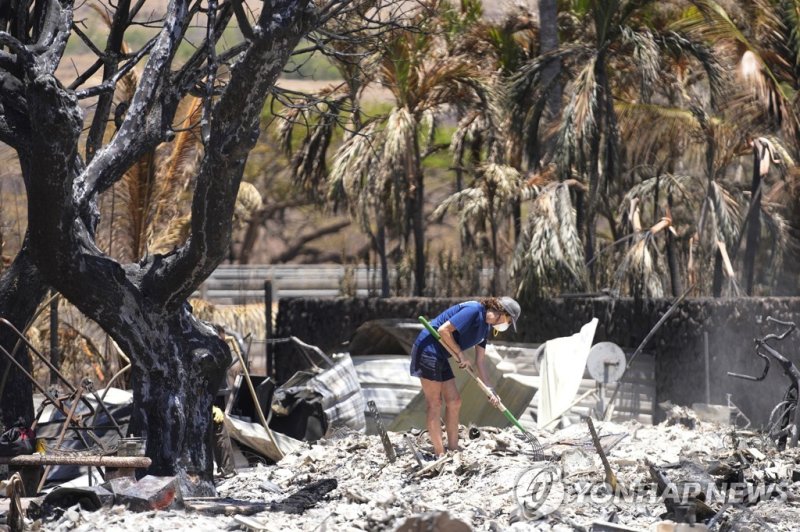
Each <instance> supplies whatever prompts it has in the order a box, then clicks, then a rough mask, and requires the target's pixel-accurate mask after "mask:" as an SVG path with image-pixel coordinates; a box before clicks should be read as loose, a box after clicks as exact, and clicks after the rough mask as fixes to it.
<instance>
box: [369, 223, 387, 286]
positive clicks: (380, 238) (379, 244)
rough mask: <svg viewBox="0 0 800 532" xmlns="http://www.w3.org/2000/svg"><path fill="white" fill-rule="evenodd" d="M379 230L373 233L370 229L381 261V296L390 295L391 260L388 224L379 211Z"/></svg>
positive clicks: (373, 245)
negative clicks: (387, 246) (387, 231)
mask: <svg viewBox="0 0 800 532" xmlns="http://www.w3.org/2000/svg"><path fill="white" fill-rule="evenodd" d="M377 222H378V232H377V234H372V232H371V231H370V234H369V236H370V240H372V247H373V248H375V253H377V254H378V260H379V261H380V263H381V297H389V262H388V260H387V258H386V226H385V225H384V221H383V216H382V214H381V213H378V216H377Z"/></svg>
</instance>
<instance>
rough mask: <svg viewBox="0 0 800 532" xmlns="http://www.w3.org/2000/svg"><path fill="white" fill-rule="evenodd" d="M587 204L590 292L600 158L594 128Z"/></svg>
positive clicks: (586, 247) (587, 257)
mask: <svg viewBox="0 0 800 532" xmlns="http://www.w3.org/2000/svg"><path fill="white" fill-rule="evenodd" d="M589 150H590V152H589V202H588V206H587V208H586V218H585V222H586V227H585V231H586V239H585V241H584V243H583V245H584V253H585V255H586V263H587V264H589V265H590V266H589V285H590V290H593V289H594V284H595V279H596V275H595V272H596V269H595V261H594V254H595V253H594V250H595V232H596V230H597V228H596V227H595V216H596V214H597V196H598V190H597V189H598V187H599V184H600V175H599V169H598V163H599V160H598V159H599V157H600V129H599V128H597V127H595V128H594V132H593V134H592V140H591V145H590V148H589Z"/></svg>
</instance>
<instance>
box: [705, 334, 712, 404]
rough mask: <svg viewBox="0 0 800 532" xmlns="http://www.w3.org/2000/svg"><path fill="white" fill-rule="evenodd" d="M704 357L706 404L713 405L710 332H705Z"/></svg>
mask: <svg viewBox="0 0 800 532" xmlns="http://www.w3.org/2000/svg"><path fill="white" fill-rule="evenodd" d="M703 357H704V359H705V364H706V404H707V405H710V404H711V376H710V375H709V373H710V371H711V370H710V366H711V364H710V360H709V354H708V331H703Z"/></svg>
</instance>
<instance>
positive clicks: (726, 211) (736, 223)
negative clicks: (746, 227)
mask: <svg viewBox="0 0 800 532" xmlns="http://www.w3.org/2000/svg"><path fill="white" fill-rule="evenodd" d="M708 191H709V195H708V201H709V203H710V205H711V209H710V212H711V214H712V216H711V219H712V234H713V235H714V239H715V240H718V241H722V242H724V243H725V244H726V245H727V246H728V248H729V249H730V248H732V247H733V246H734V245H735V243H736V242H737V241H738V239H739V230H740V228H741V225H742V214H741V212H742V208H741V205H740V202H739V201H738V200H737V199H736V197H735V195H734V193H733V191H731V190H730V189H729V188H727V187H726V186H725V185H723V184H722V183H720V182H719V181H716V180H714V181H710V182H709V188H708Z"/></svg>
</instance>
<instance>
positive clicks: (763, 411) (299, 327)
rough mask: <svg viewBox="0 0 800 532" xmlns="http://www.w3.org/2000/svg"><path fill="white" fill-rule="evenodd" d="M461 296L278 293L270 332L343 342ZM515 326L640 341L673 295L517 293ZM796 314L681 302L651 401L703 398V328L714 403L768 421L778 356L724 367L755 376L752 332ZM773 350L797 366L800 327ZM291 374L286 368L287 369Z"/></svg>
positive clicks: (747, 369) (749, 302)
mask: <svg viewBox="0 0 800 532" xmlns="http://www.w3.org/2000/svg"><path fill="white" fill-rule="evenodd" d="M457 301H459V300H458V299H434V298H391V299H377V298H369V299H368V298H355V299H352V298H336V299H282V300H281V301H280V304H279V311H278V317H277V326H276V336H278V337H280V336H288V335H294V336H297V337H299V338H300V339H302V340H303V341H306V342H308V343H311V344H314V345H317V346H319V347H320V348H322V349H323V350H325V351H327V352H330V351H336V350H342V349H343V346H342V344H343V342H346V341H347V340H348V339H349V338H350V336H351V335H352V334H353V332H354V331H355V330H356V328H357V327H358V326H359V325H361V324H362V323H363V322H365V321H367V320H371V319H379V318H409V319H415V318H416V317H417V316H418V315H420V314H424V315H426V316H429V317H430V316H435V315H436V314H437V313H438V312H440V311H441V310H443V309H445V308H446V307H447V306H448V305H450V304H453V303H454V302H457ZM521 304H522V317H521V318H520V323H519V329H520V330H519V332H518V333H516V334H510V333H504V334H503V335H502V336H501V337H500V338H503V339H504V340H508V341H516V342H537V343H538V342H543V341H546V340H547V339H549V338H554V337H558V336H568V335H570V334H573V333H575V332H577V331H578V330H579V329H580V326H581V325H582V324H584V323H586V322H588V321H589V320H590V319H591V318H592V317H597V318H598V319H599V320H600V323H599V325H598V329H597V334H596V336H595V342H599V341H603V340H608V341H612V342H615V343H617V344H619V345H621V346H623V347H627V348H631V349H634V348H636V347H638V345H639V344H640V343H641V341H642V340H643V339H644V338H645V336H646V335H647V333H648V332H649V331H650V330H651V328H652V327H653V326H654V325H655V323H656V322H657V321H658V320H659V318H660V317H661V316H662V315H663V314H664V312H666V310H667V309H668V308H669V307H670V305H671V301H669V300H649V301H634V300H632V299H611V298H607V297H599V298H555V299H548V300H541V301H530V302H521ZM770 315H771V316H773V317H775V318H778V319H781V320H787V321H796V322H800V298H746V299H745V298H743V299H711V298H708V299H692V300H686V301H684V302H683V303H682V304H681V305H680V307H679V308H678V309H677V310H676V311H675V312H674V313H673V315H672V316H671V317H670V318H669V319H668V320H667V321H666V323H664V325H663V326H662V327H661V328H660V329H659V331H658V332H657V333H656V335H655V336H654V337H653V338H652V340H651V341H650V342H649V344H648V345H647V346H646V348H645V349H646V350H647V351H649V352H651V353H654V354H655V357H656V382H657V386H656V394H657V398H656V399H657V401H658V402H662V401H666V400H670V401H672V402H673V403H676V404H681V405H690V404H691V403H694V402H703V401H704V400H705V370H704V367H705V365H704V357H703V333H704V331H705V332H708V339H709V353H710V375H709V380H710V392H711V402H712V403H719V404H725V403H726V394H728V393H730V394H731V400H732V401H733V402H734V403H735V404H736V405H737V406H739V408H741V409H742V411H743V412H744V413H745V415H747V416H748V417H749V418H750V419H751V420H752V421H753V422H754V424H756V425H760V424H762V423H765V422H766V420H767V418H768V416H769V412H770V410H771V409H772V407H773V406H774V405H775V404H776V403H777V402H778V401H779V400H780V398H781V396H782V395H783V392H784V390H785V388H786V386H787V385H788V382H789V381H788V379H786V378H785V377H784V376H783V375H782V372H781V370H780V368H779V367H778V366H777V365H776V364H773V365H772V369H771V371H770V374H769V376H768V377H767V379H766V380H765V381H762V382H749V381H743V380H740V379H734V378H732V377H729V376H728V375H727V372H728V371H734V372H737V373H746V374H751V375H760V373H761V371H762V368H763V364H762V363H761V360H760V359H758V358H757V357H756V356H755V354H754V351H753V339H754V338H756V337H758V336H762V335H763V334H765V333H766V332H772V331H774V330H775V327H774V326H772V327H770V326H768V325H767V324H766V321H765V319H766V317H767V316H770ZM778 346H779V349H778V350H779V351H781V352H783V353H784V354H786V355H787V356H788V357H789V358H790V359H792V360H795V361H797V362H798V364H799V365H800V332H795V333H793V334H792V335H791V336H790V337H789V338H787V340H785V341H784V342H782V343H781V344H778ZM277 357H278V358H277V360H276V367H277V368H278V370H279V378H280V376H281V374H286V373H288V372H291V371H292V370H293V368H292V366H293V365H294V364H292V361H291V357H290V356H289V355H288V354H285V353H280V352H278V354H277ZM289 374H290V373H289Z"/></svg>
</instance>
